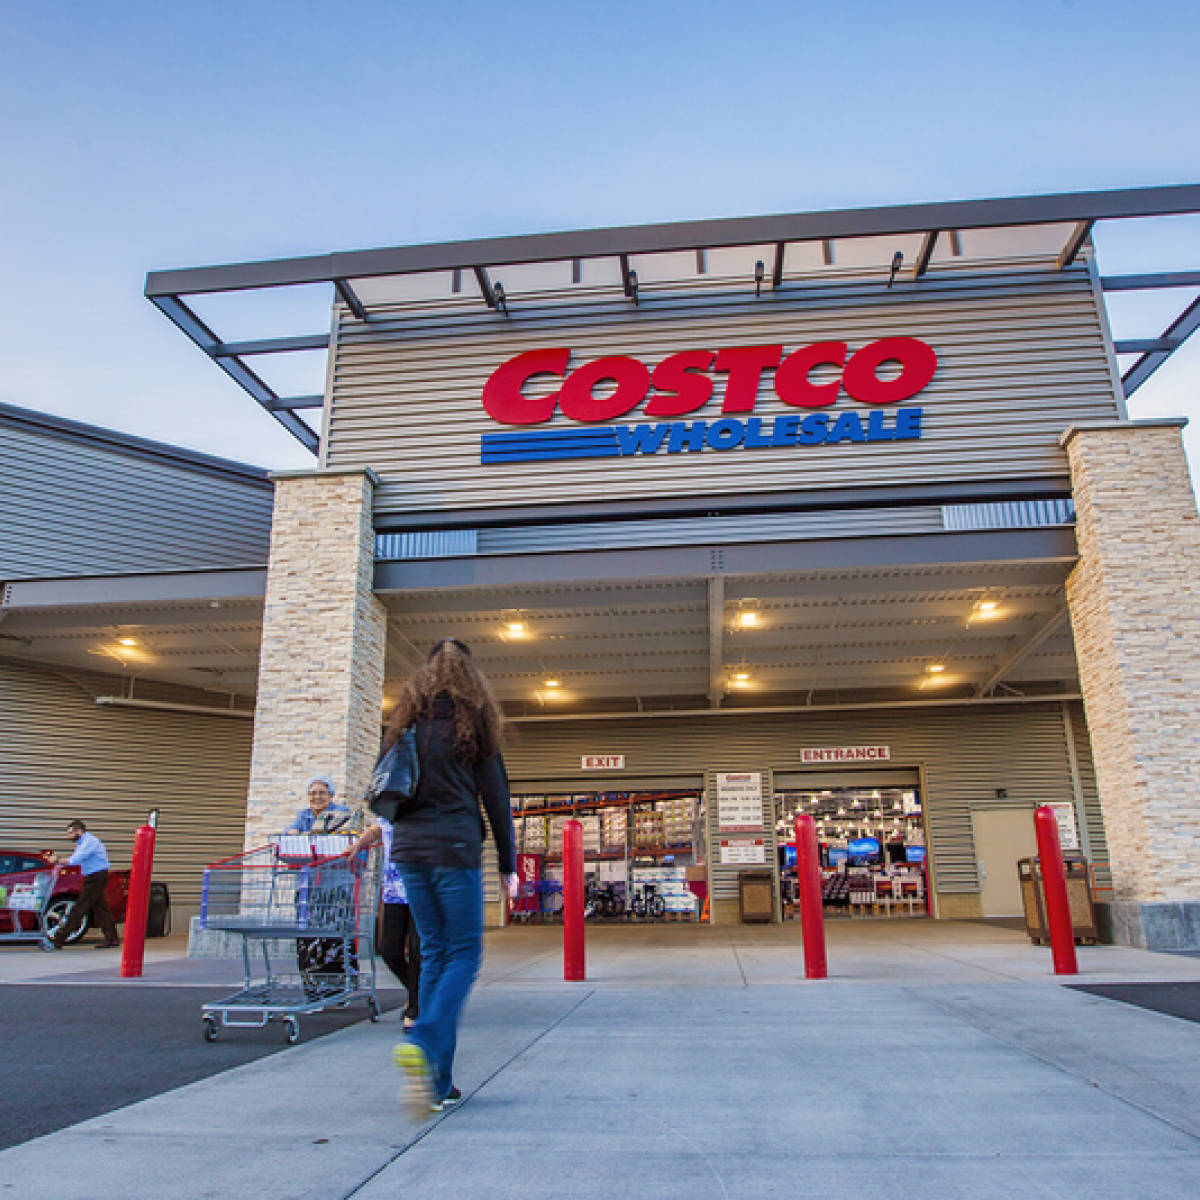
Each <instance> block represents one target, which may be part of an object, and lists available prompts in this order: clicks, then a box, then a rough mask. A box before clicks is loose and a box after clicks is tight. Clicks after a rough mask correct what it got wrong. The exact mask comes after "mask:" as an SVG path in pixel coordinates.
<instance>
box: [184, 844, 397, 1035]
mask: <svg viewBox="0 0 1200 1200" xmlns="http://www.w3.org/2000/svg"><path fill="white" fill-rule="evenodd" d="M353 840H354V839H353V838H351V837H347V836H344V835H330V834H326V835H321V836H312V835H309V834H300V835H294V836H292V835H284V836H281V837H278V838H276V839H275V840H274V841H273V842H272V843H271V844H270V845H269V846H262V847H260V848H259V849H257V850H251V851H249V852H247V853H245V854H239V855H235V856H234V857H232V858H226V859H223V860H221V861H220V862H216V863H213V864H212V865H211V866H208V867H205V868H204V886H203V891H202V893H201V900H200V927H201V928H202V929H206V930H209V931H213V932H217V933H222V934H224V935H226V937H227V938H228V947H229V950H230V953H231V956H232V955H233V954H234V953H235V952H236V950H237V949H240V950H241V958H242V963H243V965H244V967H245V984H244V986H243V987H242V988H241V989H240V990H239V991H236V992H234V993H233V995H231V996H226V997H225V998H224V999H222V1000H214V1001H213V1002H212V1003H210V1004H205V1005H202V1006H201V1009H200V1013H201V1019H202V1021H203V1022H204V1039H205V1041H209V1042H213V1041H216V1039H217V1034H218V1032H219V1031H220V1029H221V1027H222V1026H225V1027H228V1028H238V1029H246V1028H262V1027H263V1026H265V1025H266V1024H267V1023H268V1022H269V1021H271V1020H272V1019H273V1018H274V1019H280V1020H282V1022H283V1029H284V1038H285V1039H286V1041H287V1042H288V1044H289V1045H292V1044H295V1043H296V1042H298V1041H299V1040H300V1014H302V1013H313V1012H320V1011H322V1010H323V1009H326V1008H331V1007H335V1006H336V1007H345V1006H346V1005H347V1004H348V1003H349V1002H350V1001H352V1000H357V999H364V1000H365V1001H366V1004H367V1012H368V1014H369V1015H370V1018H371V1020H372V1021H377V1020H379V1001H378V1000H377V999H376V996H375V915H376V911H377V909H378V905H379V867H380V855H379V848H378V847H372V849H371V850H370V851H368V852H365V853H363V852H360V853H359V854H356V855H354V857H353V858H351V857H349V856H348V855H347V853H346V851H347V849H348V847H349V845H350V843H351V842H352V841H353ZM260 956H261V964H260V963H259V961H258V960H259V957H260Z"/></svg>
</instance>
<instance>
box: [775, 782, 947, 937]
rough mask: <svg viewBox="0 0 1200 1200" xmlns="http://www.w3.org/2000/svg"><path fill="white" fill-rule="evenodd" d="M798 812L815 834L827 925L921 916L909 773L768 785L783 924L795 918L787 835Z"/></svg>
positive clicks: (924, 895)
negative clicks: (829, 920)
mask: <svg viewBox="0 0 1200 1200" xmlns="http://www.w3.org/2000/svg"><path fill="white" fill-rule="evenodd" d="M802 812H803V813H808V814H809V815H810V816H812V818H813V819H814V821H815V822H816V826H817V845H818V849H819V852H820V863H821V896H822V901H823V907H824V911H825V916H826V917H827V918H838V917H853V918H879V919H894V918H898V917H926V916H928V915H929V900H928V897H929V882H928V872H927V869H926V857H925V856H926V837H925V814H924V809H923V806H922V803H921V792H920V784H919V776H918V774H917V772H916V771H915V770H914V771H908V770H899V771H888V772H879V771H856V772H836V773H833V772H830V773H825V774H821V775H816V774H813V775H807V776H806V775H802V774H800V773H797V774H794V775H778V776H777V777H776V791H775V818H776V831H777V836H778V841H779V847H780V880H781V892H782V895H783V901H784V904H783V908H784V917H785V919H786V918H787V917H788V916H789V915H794V911H795V901H794V897H795V888H796V849H795V836H794V833H793V830H794V827H795V819H796V816H797V815H798V814H799V813H802Z"/></svg>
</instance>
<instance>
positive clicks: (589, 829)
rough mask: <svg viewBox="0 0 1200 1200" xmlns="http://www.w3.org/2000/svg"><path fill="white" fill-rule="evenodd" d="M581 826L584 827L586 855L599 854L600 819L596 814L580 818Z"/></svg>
mask: <svg viewBox="0 0 1200 1200" xmlns="http://www.w3.org/2000/svg"><path fill="white" fill-rule="evenodd" d="M579 824H580V825H582V826H583V850H584V853H585V854H586V853H587V852H589V851H591V852H592V853H599V850H600V818H599V816H597V815H596V814H595V813H591V814H589V815H587V816H582V817H580V818H579Z"/></svg>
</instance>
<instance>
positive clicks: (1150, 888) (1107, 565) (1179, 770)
mask: <svg viewBox="0 0 1200 1200" xmlns="http://www.w3.org/2000/svg"><path fill="white" fill-rule="evenodd" d="M1182 424H1183V423H1182V422H1180V421H1147V422H1121V423H1112V424H1106V425H1103V426H1101V425H1097V426H1094V427H1090V426H1086V425H1083V426H1077V427H1074V428H1072V429H1069V430H1068V431H1067V432H1066V433H1065V434H1064V435H1063V439H1062V442H1063V445H1064V447H1065V448H1066V451H1067V456H1068V459H1069V462H1070V468H1071V482H1072V488H1073V491H1074V496H1075V507H1076V513H1077V525H1076V533H1077V537H1078V542H1079V553H1080V561H1079V563H1078V565H1077V566H1076V567H1075V569H1074V570H1073V571H1072V573H1071V576H1070V578H1069V579H1068V581H1067V600H1068V603H1069V605H1070V611H1071V624H1072V627H1073V629H1074V633H1075V652H1076V655H1077V657H1078V660H1079V675H1080V681H1081V684H1082V687H1083V696H1084V705H1085V708H1086V711H1087V721H1088V729H1089V732H1090V735H1091V744H1092V754H1093V757H1094V759H1095V767H1096V780H1097V784H1098V786H1099V793H1100V804H1101V808H1102V810H1103V813H1104V825H1105V830H1106V832H1107V836H1108V846H1109V851H1110V854H1111V858H1112V874H1113V888H1114V894H1115V898H1116V899H1117V900H1128V901H1138V902H1140V903H1148V902H1155V901H1178V900H1195V899H1200V518H1198V517H1197V513H1196V499H1195V496H1194V495H1193V493H1192V489H1191V484H1190V482H1189V479H1188V472H1187V463H1186V460H1185V459H1184V454H1183V447H1182V443H1181V439H1180V427H1181V425H1182Z"/></svg>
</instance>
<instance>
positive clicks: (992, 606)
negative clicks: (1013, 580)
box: [979, 600, 1000, 612]
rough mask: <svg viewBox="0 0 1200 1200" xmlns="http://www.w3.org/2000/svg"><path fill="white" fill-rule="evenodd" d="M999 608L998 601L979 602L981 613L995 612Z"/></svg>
mask: <svg viewBox="0 0 1200 1200" xmlns="http://www.w3.org/2000/svg"><path fill="white" fill-rule="evenodd" d="M999 607H1000V605H999V602H998V601H996V600H980V602H979V611H980V612H995V611H996V609H998V608H999Z"/></svg>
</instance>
